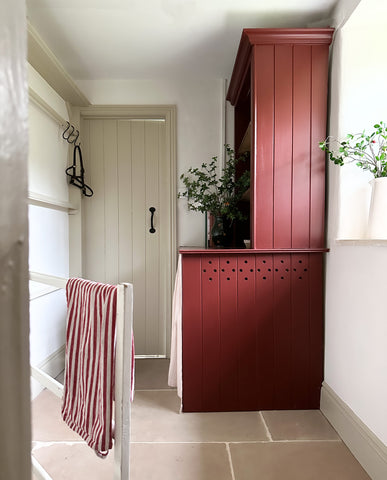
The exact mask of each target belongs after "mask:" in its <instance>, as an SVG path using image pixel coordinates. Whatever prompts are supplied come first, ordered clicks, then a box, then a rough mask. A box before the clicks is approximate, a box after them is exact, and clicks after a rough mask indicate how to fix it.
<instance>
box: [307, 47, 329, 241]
mask: <svg viewBox="0 0 387 480" xmlns="http://www.w3.org/2000/svg"><path fill="white" fill-rule="evenodd" d="M327 58H328V46H327V45H313V46H312V79H311V82H312V85H311V102H312V105H311V109H312V112H315V114H314V115H313V119H312V123H311V134H310V138H311V156H310V182H311V184H310V189H311V196H310V247H311V248H316V247H317V248H318V247H323V246H324V226H325V221H324V209H325V153H324V152H322V151H321V149H320V148H319V146H318V144H319V142H320V141H321V139H323V138H325V136H326V116H327V90H328V86H327V81H326V79H327V78H328V62H327V60H326V59H327Z"/></svg>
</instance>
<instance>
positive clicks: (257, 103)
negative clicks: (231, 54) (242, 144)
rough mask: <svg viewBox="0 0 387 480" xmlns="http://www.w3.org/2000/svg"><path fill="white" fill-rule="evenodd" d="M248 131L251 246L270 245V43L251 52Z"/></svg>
mask: <svg viewBox="0 0 387 480" xmlns="http://www.w3.org/2000/svg"><path fill="white" fill-rule="evenodd" d="M253 61H254V65H260V69H259V71H258V69H257V68H254V69H252V127H253V128H252V132H253V134H252V135H253V152H252V157H253V161H252V162H251V164H252V165H253V167H252V168H253V175H252V178H253V181H252V184H253V192H254V197H253V202H252V208H253V212H252V219H253V225H252V246H253V248H258V247H259V248H272V247H273V207H274V198H273V178H274V176H273V175H274V170H273V162H274V156H273V136H274V46H273V45H257V46H255V47H254V51H253Z"/></svg>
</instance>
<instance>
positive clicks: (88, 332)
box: [62, 278, 117, 457]
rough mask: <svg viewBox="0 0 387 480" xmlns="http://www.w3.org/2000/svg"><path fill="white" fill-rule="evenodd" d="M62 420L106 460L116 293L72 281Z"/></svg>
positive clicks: (102, 286)
mask: <svg viewBox="0 0 387 480" xmlns="http://www.w3.org/2000/svg"><path fill="white" fill-rule="evenodd" d="M66 297H67V327H66V364H65V381H64V393H63V402H62V417H63V420H64V421H65V422H66V423H67V425H68V426H69V427H70V428H71V429H73V430H74V431H75V432H77V433H78V434H79V435H80V436H81V437H82V438H83V439H84V440H85V441H86V443H87V444H88V445H89V446H90V447H91V448H92V449H93V450H95V452H96V453H97V455H99V456H101V457H104V456H106V455H107V454H108V453H109V449H111V448H112V443H113V442H112V404H113V391H114V343H115V331H116V310H117V287H116V286H113V285H106V284H103V283H96V282H91V281H89V280H83V279H81V278H71V279H69V280H68V282H67V285H66Z"/></svg>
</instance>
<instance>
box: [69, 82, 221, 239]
mask: <svg viewBox="0 0 387 480" xmlns="http://www.w3.org/2000/svg"><path fill="white" fill-rule="evenodd" d="M77 84H78V86H79V87H80V89H81V90H82V91H83V93H84V94H85V95H86V96H87V97H88V98H89V100H90V102H91V103H92V104H111V105H114V104H128V105H141V104H143V105H152V104H155V105H163V104H164V105H166V104H170V105H176V106H177V178H178V179H179V177H180V175H181V174H182V173H184V172H186V170H187V169H188V168H189V167H190V166H198V165H201V164H202V163H203V162H207V161H209V160H211V157H212V156H215V155H219V156H221V155H222V151H223V148H222V143H223V142H224V140H223V134H224V127H223V122H222V118H223V112H224V96H225V93H224V81H223V80H221V79H203V78H198V79H185V80H182V79H177V80H173V79H168V80H164V79H163V80H95V81H85V80H83V81H80V80H79V81H77ZM179 185H180V183H179ZM204 223H205V222H204V215H203V214H201V213H197V212H188V211H187V206H186V202H185V200H183V199H181V200H178V201H177V237H178V238H177V244H178V245H181V246H183V245H184V246H203V245H204Z"/></svg>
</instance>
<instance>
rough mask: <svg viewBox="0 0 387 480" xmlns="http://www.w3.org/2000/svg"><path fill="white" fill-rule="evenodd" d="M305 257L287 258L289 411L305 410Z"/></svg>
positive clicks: (307, 360)
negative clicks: (288, 284) (289, 345)
mask: <svg viewBox="0 0 387 480" xmlns="http://www.w3.org/2000/svg"><path fill="white" fill-rule="evenodd" d="M308 259H309V257H308V255H307V254H292V255H291V278H292V279H291V283H292V286H291V289H292V290H291V292H292V293H291V295H292V303H291V315H292V330H293V331H292V337H291V340H290V341H291V343H292V347H293V348H292V367H293V371H292V378H293V408H306V406H307V404H308V399H309V391H308V388H309V378H310V345H309V338H310V325H309V322H310V310H309V307H310V304H309V261H308Z"/></svg>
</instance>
